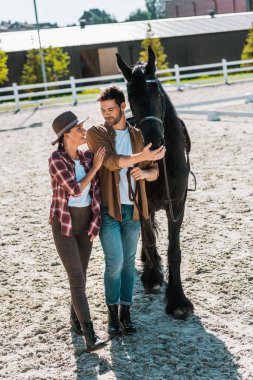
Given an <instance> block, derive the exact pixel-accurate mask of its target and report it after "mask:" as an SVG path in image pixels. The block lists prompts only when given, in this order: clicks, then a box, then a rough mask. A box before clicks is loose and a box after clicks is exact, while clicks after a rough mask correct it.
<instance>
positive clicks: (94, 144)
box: [87, 127, 165, 171]
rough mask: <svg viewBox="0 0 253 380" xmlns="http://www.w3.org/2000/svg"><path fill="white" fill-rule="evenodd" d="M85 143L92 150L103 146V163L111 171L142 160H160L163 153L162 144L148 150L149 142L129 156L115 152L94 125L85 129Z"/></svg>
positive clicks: (104, 135) (107, 138) (107, 139)
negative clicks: (104, 150)
mask: <svg viewBox="0 0 253 380" xmlns="http://www.w3.org/2000/svg"><path fill="white" fill-rule="evenodd" d="M87 143H88V145H89V147H90V149H91V150H92V151H95V150H97V149H98V148H99V147H105V149H106V153H105V158H104V161H103V165H104V166H105V167H106V168H107V169H109V170H111V171H114V170H119V169H122V168H128V167H129V166H133V165H135V164H138V163H139V162H143V161H156V160H160V159H161V158H163V157H164V154H165V147H163V146H162V147H160V148H158V149H155V150H150V147H151V145H152V144H151V143H150V144H148V145H147V146H145V148H144V149H143V150H142V151H141V152H140V153H135V154H131V155H130V156H125V155H123V154H116V153H115V152H113V150H112V147H111V143H110V140H109V136H107V135H106V134H105V133H103V131H99V130H98V129H96V128H94V127H92V128H90V129H88V131H87Z"/></svg>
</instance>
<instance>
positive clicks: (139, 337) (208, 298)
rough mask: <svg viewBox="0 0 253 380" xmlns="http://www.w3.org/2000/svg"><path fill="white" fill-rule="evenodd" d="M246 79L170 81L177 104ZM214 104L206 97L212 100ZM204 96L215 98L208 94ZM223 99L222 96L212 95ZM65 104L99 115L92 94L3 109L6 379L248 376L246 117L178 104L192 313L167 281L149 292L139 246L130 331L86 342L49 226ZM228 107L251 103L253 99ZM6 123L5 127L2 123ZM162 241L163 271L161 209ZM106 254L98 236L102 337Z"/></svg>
mask: <svg viewBox="0 0 253 380" xmlns="http://www.w3.org/2000/svg"><path fill="white" fill-rule="evenodd" d="M252 90H253V84H252V82H251V83H250V82H248V83H242V84H235V85H231V86H217V87H205V88H202V89H194V90H187V91H184V92H176V91H174V92H172V93H171V94H170V96H171V99H172V100H173V102H174V104H182V103H186V102H193V101H197V100H204V99H212V98H221V97H229V96H237V95H238V96H239V95H244V94H245V93H247V92H252ZM209 108H210V107H209ZM211 108H214V107H213V106H212V107H211ZM219 108H222V109H225V106H222V105H219ZM66 109H72V110H73V111H74V112H76V113H77V114H78V115H79V116H83V115H87V114H88V115H89V116H90V124H92V123H93V122H98V121H100V120H101V118H100V113H99V112H98V105H97V104H96V102H91V103H85V104H80V105H78V106H76V107H72V106H70V107H62V106H61V107H53V108H45V109H41V110H37V111H36V112H34V113H32V111H31V110H27V111H22V112H20V113H18V114H16V115H14V114H13V113H4V114H3V113H2V114H0V129H1V133H0V138H1V149H0V165H1V208H0V229H1V234H0V235H1V242H0V248H1V266H0V272H1V312H0V318H1V338H0V339H1V363H0V378H1V379H10V380H15V379H27V380H28V379H31V380H35V379H44V380H49V379H61V380H63V379H66V380H72V379H77V380H85V379H101V380H102V379H118V380H130V379H133V380H135V379H136V380H137V379H145V380H150V379H155V380H163V379H166V380H190V379H193V380H211V379H215V380H227V379H233V380H234V379H245V380H246V379H247V380H249V379H253V362H252V360H253V359H252V358H253V318H252V317H253V297H252V293H253V286H252V282H253V268H252V253H253V252H252V251H253V249H252V245H253V244H252V224H253V223H252V220H253V217H252V210H253V200H252V199H253V187H252V185H253V179H252V173H253V170H252V169H253V153H252V152H253V120H252V119H249V118H248V119H246V118H235V117H226V118H223V119H222V121H219V122H209V121H207V120H206V117H204V116H203V117H200V116H198V117H195V116H187V115H184V116H183V119H184V121H185V123H186V125H187V127H188V130H189V133H190V136H191V139H192V153H191V163H192V170H193V171H194V172H195V174H196V176H197V181H198V189H197V191H196V192H195V193H189V196H188V199H187V206H186V215H185V219H184V223H183V227H182V233H181V245H182V254H183V260H182V280H183V284H184V288H185V292H186V294H187V295H188V296H189V297H190V299H191V300H192V302H193V303H194V305H195V314H194V315H193V316H192V317H191V318H189V319H188V320H187V321H177V320H174V319H173V318H171V317H169V316H167V315H166V313H165V311H164V290H165V285H164V286H163V287H162V289H161V292H160V294H157V295H148V294H145V293H144V291H143V288H142V285H141V283H140V273H141V262H140V260H139V255H137V262H136V269H137V279H136V289H135V299H134V306H133V318H134V320H135V321H136V323H137V325H138V333H137V334H136V335H134V336H129V337H123V338H119V339H114V340H113V341H111V342H109V343H108V345H107V346H106V347H105V348H103V349H101V350H100V351H97V352H96V353H85V351H84V349H85V347H84V344H83V338H82V337H79V336H77V335H75V334H74V333H71V331H70V327H69V298H70V297H69V288H68V282H67V277H66V274H65V272H64V270H63V268H62V265H61V263H60V260H59V258H58V256H57V253H56V250H55V247H54V244H53V240H52V236H51V230H50V226H49V225H48V223H47V220H48V212H49V205H50V195H51V194H50V192H51V190H50V181H49V175H48V163H47V159H48V157H49V155H50V152H51V151H52V147H51V145H50V141H51V139H52V138H53V133H52V131H51V122H52V120H53V119H54V117H55V116H57V115H58V114H59V113H61V112H63V111H64V110H66ZM226 109H244V110H248V111H253V104H248V105H245V104H244V103H243V102H237V103H233V104H227V105H226ZM4 130H6V131H4ZM158 220H159V222H160V226H161V233H160V236H159V246H158V248H159V253H160V254H161V256H162V259H163V263H164V271H166V251H167V224H166V218H165V214H164V213H163V212H160V213H159V214H158ZM102 277H103V254H102V250H101V247H100V243H99V241H96V242H95V245H94V250H93V254H92V259H91V261H90V266H89V274H88V290H87V291H88V296H89V300H90V307H91V311H92V315H93V319H94V325H95V327H96V330H97V332H98V333H99V335H100V336H102V337H106V336H107V334H106V327H107V315H106V307H105V305H104V295H103V280H102Z"/></svg>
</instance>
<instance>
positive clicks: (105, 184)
mask: <svg viewBox="0 0 253 380" xmlns="http://www.w3.org/2000/svg"><path fill="white" fill-rule="evenodd" d="M128 128H129V134H130V139H131V143H132V150H133V154H135V153H140V152H141V151H142V150H143V148H144V143H143V137H142V134H141V131H140V130H138V129H137V128H135V127H132V126H131V125H129V124H128ZM115 136H116V132H115V130H114V129H113V128H112V127H106V126H104V125H102V124H100V125H96V126H93V127H91V128H89V129H88V131H87V143H88V145H89V147H90V149H91V150H92V151H93V152H95V151H96V150H97V149H98V148H99V147H105V148H106V155H105V158H104V162H103V165H102V166H101V168H100V170H99V183H100V191H101V199H102V204H103V205H105V206H107V207H108V213H109V215H111V216H112V217H113V218H114V219H115V220H118V221H120V222H121V221H122V215H121V206H120V192H119V181H120V169H121V168H120V166H119V159H120V157H122V156H123V155H120V154H117V153H116V150H115ZM137 165H138V166H139V167H140V168H141V169H148V168H151V167H155V168H157V170H158V165H157V163H156V162H150V161H144V162H141V163H139V164H137ZM139 183H140V186H139V188H140V192H141V199H142V208H143V214H144V217H145V218H147V217H148V215H149V212H148V203H147V196H146V189H145V180H143V179H141V180H139ZM137 201H138V193H137ZM133 219H134V220H139V212H138V210H137V208H136V206H135V205H134V212H133Z"/></svg>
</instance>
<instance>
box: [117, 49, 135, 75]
mask: <svg viewBox="0 0 253 380" xmlns="http://www.w3.org/2000/svg"><path fill="white" fill-rule="evenodd" d="M116 57H117V64H118V68H119V69H120V70H121V71H122V74H123V75H124V77H125V78H126V80H127V81H128V82H130V80H131V76H132V70H131V68H130V67H129V66H128V65H127V64H126V62H125V61H124V60H123V58H122V57H121V55H120V54H118V53H116Z"/></svg>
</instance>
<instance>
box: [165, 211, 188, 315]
mask: <svg viewBox="0 0 253 380" xmlns="http://www.w3.org/2000/svg"><path fill="white" fill-rule="evenodd" d="M167 216H168V231H169V247H168V269H169V271H168V272H169V278H168V284H167V288H166V302H167V304H166V312H167V313H168V314H172V315H173V317H174V318H177V319H186V318H187V317H189V316H190V315H191V314H192V313H193V304H192V303H191V301H190V300H189V299H188V298H187V297H186V296H185V294H184V291H183V287H182V283H181V274H180V265H181V250H180V229H181V224H182V221H183V215H182V217H181V218H180V220H179V221H178V222H176V223H174V222H172V221H171V219H170V216H169V211H168V210H167Z"/></svg>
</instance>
